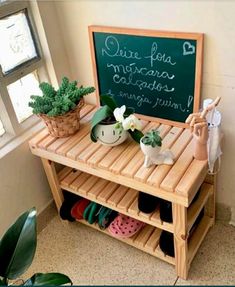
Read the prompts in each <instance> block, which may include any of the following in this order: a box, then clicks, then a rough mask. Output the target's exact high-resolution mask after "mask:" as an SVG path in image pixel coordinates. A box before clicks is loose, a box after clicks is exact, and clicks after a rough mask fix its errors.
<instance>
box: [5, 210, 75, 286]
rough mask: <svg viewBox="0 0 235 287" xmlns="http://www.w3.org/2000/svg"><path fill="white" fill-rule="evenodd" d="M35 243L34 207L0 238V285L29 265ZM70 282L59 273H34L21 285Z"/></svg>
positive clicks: (13, 277) (23, 270)
mask: <svg viewBox="0 0 235 287" xmlns="http://www.w3.org/2000/svg"><path fill="white" fill-rule="evenodd" d="M36 245H37V231H36V209H35V208H31V209H30V210H28V211H27V212H25V213H24V214H22V215H21V216H20V217H19V218H18V219H17V220H16V222H15V223H14V224H13V225H12V226H11V227H10V228H9V229H8V230H7V231H6V233H5V234H4V235H3V237H2V239H1V240H0V286H8V285H12V284H11V282H9V280H15V279H17V278H18V277H19V276H21V275H22V274H23V273H24V272H25V271H26V270H27V269H28V268H29V266H30V265H31V263H32V261H33V258H34V254H35V250H36ZM67 283H70V284H71V283H72V282H71V280H70V279H69V277H68V276H66V275H64V274H61V273H46V274H41V273H36V274H34V275H33V276H32V277H31V278H30V279H28V280H27V281H26V282H25V283H24V284H23V285H46V286H49V285H57V286H58V285H62V284H67Z"/></svg>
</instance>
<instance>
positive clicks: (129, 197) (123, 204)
mask: <svg viewBox="0 0 235 287" xmlns="http://www.w3.org/2000/svg"><path fill="white" fill-rule="evenodd" d="M138 193H139V192H138V191H137V190H135V189H132V188H130V189H129V190H128V191H127V192H126V194H125V196H124V197H123V198H122V200H121V201H120V202H119V203H118V205H117V207H118V208H120V209H121V210H125V211H127V210H128V208H129V207H130V205H131V204H132V203H133V201H134V199H136V198H137V195H138Z"/></svg>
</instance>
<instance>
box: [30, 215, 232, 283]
mask: <svg viewBox="0 0 235 287" xmlns="http://www.w3.org/2000/svg"><path fill="white" fill-rule="evenodd" d="M52 271H54V272H62V273H65V274H67V275H68V276H69V277H70V278H71V279H72V280H73V283H74V285H174V284H176V285H234V284H235V228H234V227H232V226H228V225H224V224H222V223H217V224H216V225H215V227H214V228H213V229H212V230H211V231H210V232H209V234H208V235H207V237H206V239H205V240H204V242H203V244H202V246H201V248H200V250H199V252H198V254H197V256H196V257H195V260H194V261H193V264H192V266H191V269H190V273H189V278H188V281H184V280H181V279H178V278H177V277H176V275H175V270H174V267H173V266H171V265H170V264H167V263H165V262H163V261H161V260H159V259H156V258H155V257H153V256H150V255H148V254H146V253H144V252H141V251H139V250H137V249H135V248H133V247H130V246H129V245H126V244H125V243H122V242H119V241H117V240H115V239H113V238H111V237H109V236H107V235H105V234H102V233H100V232H98V231H95V230H93V229H92V228H89V227H87V226H84V225H82V224H80V223H68V224H67V223H62V221H60V219H59V218H58V216H55V217H54V218H53V219H52V221H51V222H50V223H49V224H48V225H47V227H46V228H45V229H44V230H43V231H42V232H41V233H40V234H39V236H38V247H37V253H36V257H35V259H34V262H33V264H32V266H31V268H30V269H29V271H28V272H27V275H28V276H29V275H31V274H32V273H35V272H52Z"/></svg>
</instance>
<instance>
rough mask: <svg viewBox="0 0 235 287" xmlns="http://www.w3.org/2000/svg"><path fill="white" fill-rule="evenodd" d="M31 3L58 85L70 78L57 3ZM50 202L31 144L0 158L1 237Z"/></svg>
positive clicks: (54, 78)
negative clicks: (26, 214)
mask: <svg viewBox="0 0 235 287" xmlns="http://www.w3.org/2000/svg"><path fill="white" fill-rule="evenodd" d="M31 4H32V10H33V14H34V18H35V23H36V26H37V30H38V33H39V38H40V42H41V44H42V48H43V52H44V56H45V57H44V59H45V63H46V66H47V69H48V72H49V75H50V79H51V81H52V83H53V84H54V85H56V84H57V81H58V80H60V79H61V77H62V76H63V75H67V76H68V77H70V76H71V75H70V70H69V64H68V62H67V57H66V51H65V49H64V46H63V45H64V44H63V39H62V37H61V34H60V28H59V23H58V22H57V15H56V11H55V7H54V3H53V2H39V3H38V4H39V5H37V3H36V2H32V3H31ZM38 6H39V7H38ZM40 13H41V15H40ZM41 16H42V17H41ZM51 199H52V196H51V193H50V188H49V185H48V182H47V179H46V176H45V173H44V171H43V167H42V164H41V160H40V159H39V158H38V157H36V156H34V155H32V153H31V152H30V150H29V147H28V141H26V142H24V143H22V144H21V145H20V146H18V147H17V148H16V149H14V150H13V151H12V152H10V153H8V154H7V155H6V156H5V157H3V158H1V159H0V214H1V219H0V237H1V235H2V234H3V233H4V231H5V230H6V229H7V228H8V226H9V225H10V224H11V223H12V222H14V221H15V220H16V218H17V217H18V216H19V214H21V213H23V212H24V211H26V210H27V209H29V208H31V207H33V206H36V208H37V210H38V212H41V211H42V210H43V209H44V208H45V207H46V206H47V205H48V203H49V202H50V200H51Z"/></svg>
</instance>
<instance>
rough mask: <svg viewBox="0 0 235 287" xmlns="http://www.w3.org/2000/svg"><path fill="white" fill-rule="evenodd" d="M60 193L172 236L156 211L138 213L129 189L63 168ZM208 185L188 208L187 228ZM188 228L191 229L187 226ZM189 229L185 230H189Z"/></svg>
mask: <svg viewBox="0 0 235 287" xmlns="http://www.w3.org/2000/svg"><path fill="white" fill-rule="evenodd" d="M58 179H59V184H60V186H61V188H62V189H64V190H67V191H70V192H72V193H74V194H77V195H80V196H82V197H84V198H87V199H89V200H91V201H95V202H97V203H99V204H101V205H103V206H106V207H108V208H111V209H113V210H115V211H118V212H121V213H122V214H124V215H127V216H130V217H132V218H135V219H137V220H140V221H142V222H145V223H147V224H149V225H151V226H154V227H157V228H160V229H162V230H166V231H169V232H171V233H174V226H173V223H168V222H165V221H162V220H161V218H160V212H159V208H157V209H156V210H155V211H154V212H152V213H150V214H146V213H144V212H141V211H139V209H138V193H139V191H137V190H134V189H132V188H128V187H125V186H123V185H119V184H117V183H114V182H111V181H108V180H105V179H101V178H99V177H96V176H94V175H90V174H87V173H84V172H81V171H79V170H75V169H72V168H70V167H65V168H63V169H62V170H61V171H60V172H59V174H58ZM210 189H211V186H210V185H209V184H203V188H202V192H200V195H199V197H198V199H197V200H196V201H195V203H194V204H192V205H191V206H190V207H189V208H188V219H189V225H192V224H193V222H194V221H195V219H196V217H197V215H198V214H199V213H200V211H201V209H202V207H203V205H204V204H205V202H206V201H207V199H208V197H209V195H210V193H211V191H210ZM189 227H190V226H189ZM189 227H188V230H189V229H190V228H189Z"/></svg>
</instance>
